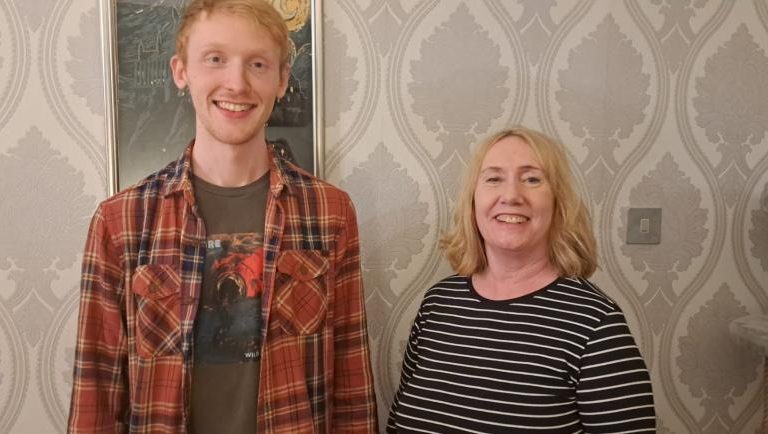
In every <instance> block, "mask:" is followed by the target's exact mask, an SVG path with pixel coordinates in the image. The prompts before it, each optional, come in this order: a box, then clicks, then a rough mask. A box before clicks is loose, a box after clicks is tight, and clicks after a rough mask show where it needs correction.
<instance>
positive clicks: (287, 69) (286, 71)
mask: <svg viewBox="0 0 768 434" xmlns="http://www.w3.org/2000/svg"><path fill="white" fill-rule="evenodd" d="M290 76H291V65H290V64H288V63H286V64H285V65H284V66H283V67H282V68H280V91H279V92H278V96H279V97H280V98H282V97H284V96H285V91H286V90H288V81H289V80H288V79H289V78H290Z"/></svg>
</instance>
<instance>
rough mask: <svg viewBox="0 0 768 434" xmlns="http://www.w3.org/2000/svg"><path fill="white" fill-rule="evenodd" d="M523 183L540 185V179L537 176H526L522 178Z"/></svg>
mask: <svg viewBox="0 0 768 434" xmlns="http://www.w3.org/2000/svg"><path fill="white" fill-rule="evenodd" d="M523 182H524V183H526V184H531V185H538V184H541V178H539V177H537V176H528V177H525V178H523Z"/></svg>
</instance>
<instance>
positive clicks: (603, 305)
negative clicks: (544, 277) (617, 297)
mask: <svg viewBox="0 0 768 434" xmlns="http://www.w3.org/2000/svg"><path fill="white" fill-rule="evenodd" d="M549 289H550V290H549V292H550V294H555V295H557V296H560V297H562V298H566V299H569V300H571V301H572V302H574V303H577V304H582V305H584V306H585V307H589V309H591V310H594V309H598V310H601V311H603V312H604V313H609V312H613V311H617V310H621V309H620V308H619V306H618V305H617V304H616V302H615V301H614V300H613V298H611V296H609V295H608V294H606V293H605V292H604V291H603V290H602V289H600V287H599V286H597V285H596V284H595V283H593V282H591V281H590V280H587V279H583V278H578V277H574V278H571V277H561V278H559V279H557V280H556V281H555V282H553V284H552V285H551V286H550V288H549Z"/></svg>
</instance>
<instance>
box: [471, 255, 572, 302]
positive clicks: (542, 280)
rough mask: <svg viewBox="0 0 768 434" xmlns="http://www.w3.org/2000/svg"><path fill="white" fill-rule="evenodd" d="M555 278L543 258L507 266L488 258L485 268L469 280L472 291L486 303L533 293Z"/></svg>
mask: <svg viewBox="0 0 768 434" xmlns="http://www.w3.org/2000/svg"><path fill="white" fill-rule="evenodd" d="M557 277H558V273H557V269H555V267H554V266H553V265H552V263H551V262H550V261H549V258H548V257H547V256H546V255H542V256H540V257H538V258H536V259H534V260H528V261H522V262H517V263H509V262H502V261H497V260H494V259H493V258H488V266H487V267H486V268H485V269H484V270H483V271H481V272H479V273H475V274H474V275H473V276H472V284H473V285H474V287H475V290H476V291H477V292H478V293H479V294H480V295H482V296H483V297H485V298H487V299H490V300H509V299H512V298H517V297H521V296H523V295H526V294H530V293H532V292H534V291H537V290H539V289H541V288H543V287H545V286H547V285H548V284H550V283H552V282H553V281H554V280H555V279H556V278H557Z"/></svg>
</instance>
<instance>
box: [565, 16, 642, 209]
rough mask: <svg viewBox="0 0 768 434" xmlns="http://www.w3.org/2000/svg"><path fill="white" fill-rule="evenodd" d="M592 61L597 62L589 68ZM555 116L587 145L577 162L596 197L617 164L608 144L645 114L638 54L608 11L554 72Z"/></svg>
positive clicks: (624, 134)
mask: <svg viewBox="0 0 768 434" xmlns="http://www.w3.org/2000/svg"><path fill="white" fill-rule="evenodd" d="M595 65H602V67H600V68H595ZM558 82H559V84H560V86H561V89H560V90H558V91H557V92H555V98H556V99H557V102H558V103H559V104H560V111H559V113H558V114H559V116H560V119H562V120H563V121H564V122H565V123H567V124H568V125H569V126H570V129H571V132H572V133H573V134H574V135H575V136H576V137H579V138H583V139H584V141H583V142H582V145H583V146H584V147H585V148H587V149H588V153H587V156H586V158H585V159H584V160H583V161H581V162H580V166H581V169H582V170H583V171H584V173H585V176H586V177H587V184H588V186H589V191H590V192H591V193H592V198H593V199H594V200H595V201H597V202H602V201H603V199H604V198H605V194H606V190H607V188H608V187H609V186H610V185H611V179H612V178H613V177H614V176H615V175H616V172H617V171H618V169H619V165H620V164H619V162H618V161H617V160H616V156H615V155H614V149H616V148H618V147H620V146H621V141H620V140H621V139H627V138H628V137H629V136H630V134H631V133H632V131H633V128H634V127H635V126H637V125H639V124H640V123H642V122H643V121H644V120H645V113H644V112H645V109H646V108H647V107H648V105H649V103H650V100H651V97H650V95H649V94H648V88H649V86H650V76H649V74H647V73H644V72H643V63H642V57H641V56H640V54H639V52H638V51H637V49H636V48H635V47H634V46H633V42H632V41H631V40H630V39H629V38H628V37H627V36H626V35H625V34H623V33H622V32H621V29H620V28H619V26H618V25H617V24H616V21H615V19H614V18H613V16H611V15H607V16H606V17H605V19H603V21H602V22H601V23H600V24H598V26H597V29H596V30H595V31H593V32H591V33H590V34H589V35H588V36H587V37H586V38H584V39H583V40H582V42H581V44H579V45H578V46H577V47H576V48H575V49H574V50H573V51H571V52H570V53H569V54H568V69H567V70H562V71H560V72H559V74H558Z"/></svg>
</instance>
